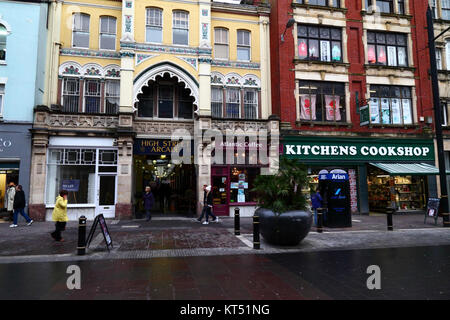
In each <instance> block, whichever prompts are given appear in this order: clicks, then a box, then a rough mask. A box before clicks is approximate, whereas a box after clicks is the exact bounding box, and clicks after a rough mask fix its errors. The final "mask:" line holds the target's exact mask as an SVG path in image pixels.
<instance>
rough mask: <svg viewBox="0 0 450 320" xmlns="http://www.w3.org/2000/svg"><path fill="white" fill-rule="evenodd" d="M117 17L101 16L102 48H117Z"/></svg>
mask: <svg viewBox="0 0 450 320" xmlns="http://www.w3.org/2000/svg"><path fill="white" fill-rule="evenodd" d="M116 20H117V19H116V18H114V17H107V16H105V17H100V49H103V50H116Z"/></svg>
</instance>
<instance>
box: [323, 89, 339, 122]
mask: <svg viewBox="0 0 450 320" xmlns="http://www.w3.org/2000/svg"><path fill="white" fill-rule="evenodd" d="M339 102H340V97H339V96H328V95H326V96H325V105H326V116H327V120H328V121H334V120H336V121H341V112H340V111H339V108H340V106H339ZM335 117H336V118H335Z"/></svg>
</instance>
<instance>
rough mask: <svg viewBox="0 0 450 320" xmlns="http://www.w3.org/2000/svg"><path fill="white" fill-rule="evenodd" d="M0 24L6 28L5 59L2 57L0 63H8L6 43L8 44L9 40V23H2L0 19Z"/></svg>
mask: <svg viewBox="0 0 450 320" xmlns="http://www.w3.org/2000/svg"><path fill="white" fill-rule="evenodd" d="M0 26H2V27H3V28H4V29H5V35H4V36H5V49H3V50H4V51H5V59H2V60H0V64H6V54H7V51H6V44H7V41H8V39H7V38H8V35H9V31H8V26H7V25H5V24H4V23H1V21H0Z"/></svg>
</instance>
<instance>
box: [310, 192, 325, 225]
mask: <svg viewBox="0 0 450 320" xmlns="http://www.w3.org/2000/svg"><path fill="white" fill-rule="evenodd" d="M311 206H312V208H313V209H314V224H315V225H316V226H317V209H318V208H322V207H323V198H322V196H321V195H320V189H319V188H317V189H316V193H315V194H313V195H311Z"/></svg>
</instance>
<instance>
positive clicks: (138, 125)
mask: <svg viewBox="0 0 450 320" xmlns="http://www.w3.org/2000/svg"><path fill="white" fill-rule="evenodd" d="M177 129H184V130H187V131H189V133H190V134H191V135H194V121H192V122H175V121H171V122H169V121H142V120H134V121H133V130H134V132H136V134H146V135H155V136H161V135H162V136H167V137H170V136H171V135H172V133H173V132H174V131H175V130H177Z"/></svg>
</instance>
